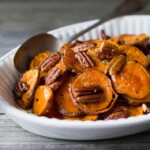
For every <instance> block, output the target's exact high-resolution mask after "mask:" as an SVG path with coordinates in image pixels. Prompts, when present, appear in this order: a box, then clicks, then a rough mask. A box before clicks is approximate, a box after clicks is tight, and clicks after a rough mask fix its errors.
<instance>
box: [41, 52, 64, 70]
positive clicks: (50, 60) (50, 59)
mask: <svg viewBox="0 0 150 150" xmlns="http://www.w3.org/2000/svg"><path fill="white" fill-rule="evenodd" d="M60 58H61V55H60V53H59V52H55V53H53V54H50V55H48V56H47V57H46V59H45V60H44V61H43V62H42V63H41V65H40V71H41V72H46V71H48V70H50V69H51V68H52V67H53V66H55V65H56V63H57V62H58V61H59V60H60Z"/></svg>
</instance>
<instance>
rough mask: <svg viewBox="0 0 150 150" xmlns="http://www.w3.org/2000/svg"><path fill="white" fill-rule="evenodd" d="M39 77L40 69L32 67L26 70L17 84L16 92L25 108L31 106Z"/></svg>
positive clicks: (17, 98)
mask: <svg viewBox="0 0 150 150" xmlns="http://www.w3.org/2000/svg"><path fill="white" fill-rule="evenodd" d="M39 79H40V78H39V70H38V69H32V70H28V71H27V72H25V73H24V74H23V75H22V77H21V79H20V80H19V82H18V83H17V84H16V85H15V87H14V94H15V96H16V101H17V103H18V105H19V106H20V107H22V108H24V109H28V108H31V106H32V103H33V97H34V92H35V90H36V87H37V86H38V84H39ZM19 93H20V94H19Z"/></svg>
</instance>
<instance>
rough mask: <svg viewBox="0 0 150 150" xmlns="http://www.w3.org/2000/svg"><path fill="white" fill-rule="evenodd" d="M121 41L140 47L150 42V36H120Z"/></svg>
mask: <svg viewBox="0 0 150 150" xmlns="http://www.w3.org/2000/svg"><path fill="white" fill-rule="evenodd" d="M119 40H120V41H121V43H123V44H129V45H138V44H141V43H143V42H145V41H148V40H149V36H147V35H146V34H139V35H133V34H122V35H120V36H119Z"/></svg>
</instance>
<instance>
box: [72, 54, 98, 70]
mask: <svg viewBox="0 0 150 150" xmlns="http://www.w3.org/2000/svg"><path fill="white" fill-rule="evenodd" d="M75 58H77V60H78V61H79V62H80V64H81V66H82V67H85V68H90V67H94V66H95V64H94V62H93V60H92V59H91V58H90V56H89V55H87V54H86V52H78V53H76V55H75Z"/></svg>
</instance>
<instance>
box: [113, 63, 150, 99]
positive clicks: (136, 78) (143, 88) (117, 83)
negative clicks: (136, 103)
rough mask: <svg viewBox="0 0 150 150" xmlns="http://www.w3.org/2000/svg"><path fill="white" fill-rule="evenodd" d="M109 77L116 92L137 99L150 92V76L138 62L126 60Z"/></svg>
mask: <svg viewBox="0 0 150 150" xmlns="http://www.w3.org/2000/svg"><path fill="white" fill-rule="evenodd" d="M111 79H112V83H113V85H114V88H115V91H116V92H117V93H120V94H125V95H127V96H130V97H132V98H138V99H139V98H144V97H146V96H147V95H148V94H149V93H150V90H149V89H150V76H149V74H148V72H147V71H146V69H145V68H144V67H143V66H142V65H140V64H139V63H138V62H135V61H128V62H127V63H126V64H125V65H124V67H123V68H122V70H121V71H120V72H118V73H117V74H115V75H112V76H111Z"/></svg>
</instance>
